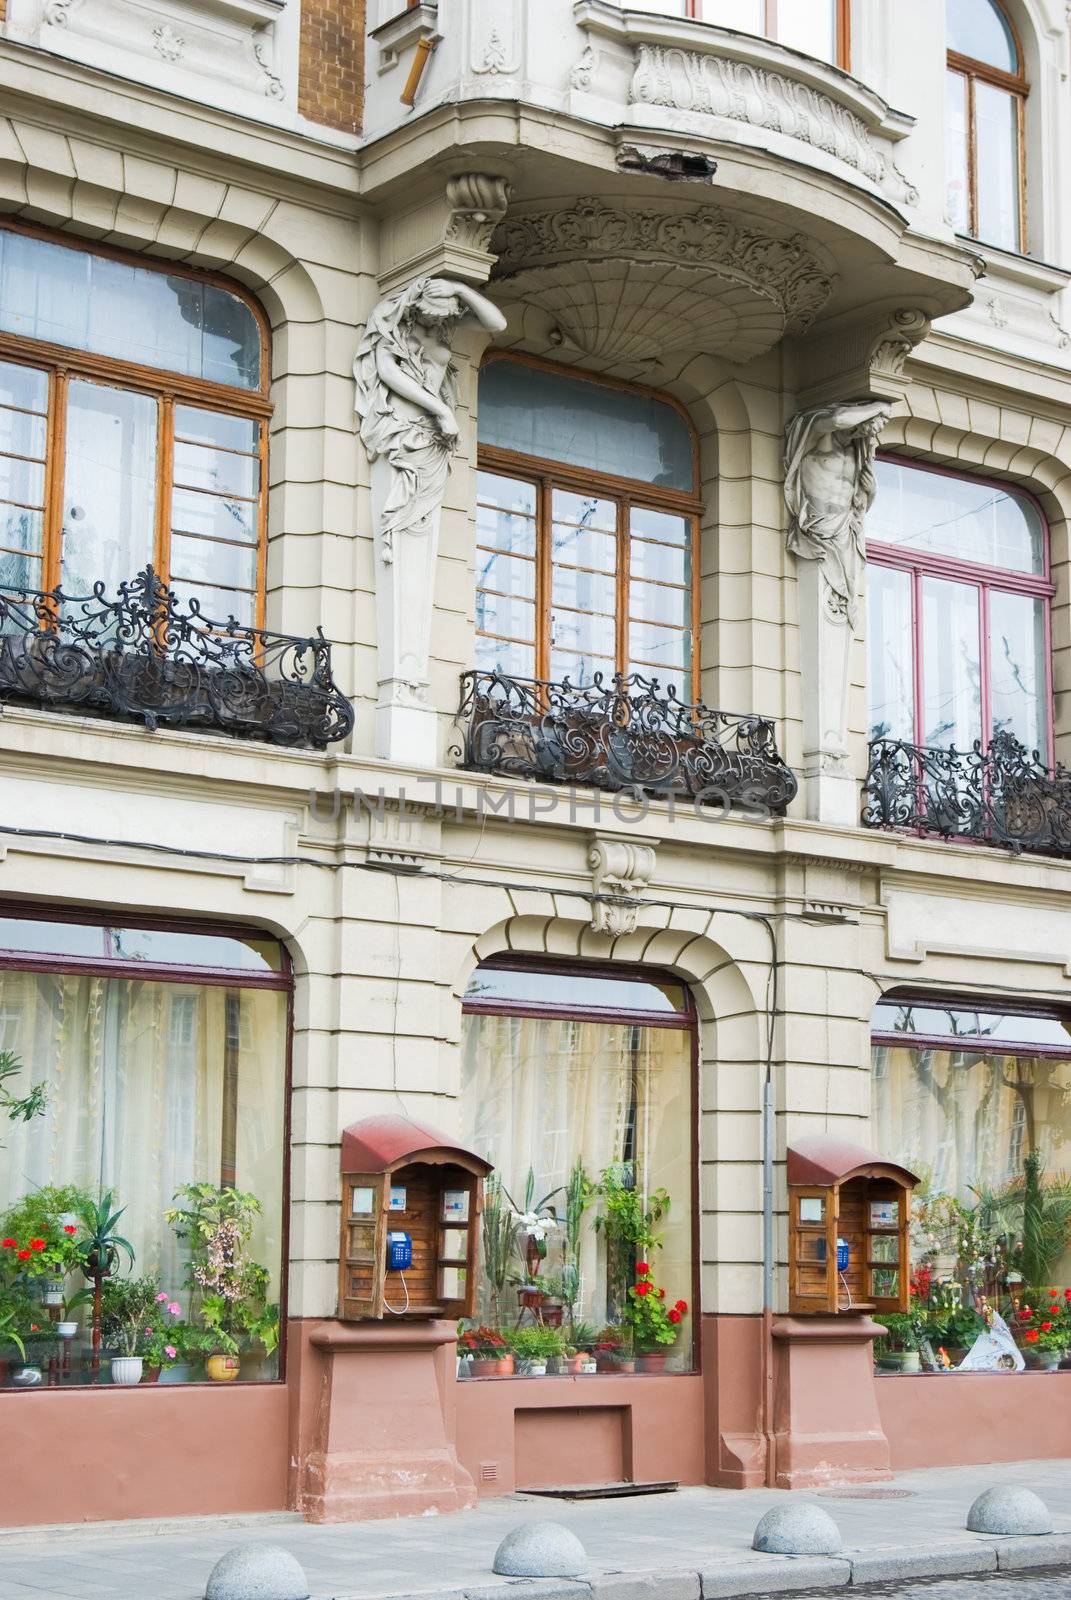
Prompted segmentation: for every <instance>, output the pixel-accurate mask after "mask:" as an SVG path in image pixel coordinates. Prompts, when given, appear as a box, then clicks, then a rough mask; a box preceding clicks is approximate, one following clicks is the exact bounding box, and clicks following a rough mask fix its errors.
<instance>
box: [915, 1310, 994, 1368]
mask: <svg viewBox="0 0 1071 1600" xmlns="http://www.w3.org/2000/svg"><path fill="white" fill-rule="evenodd" d="M984 1330H985V1320H984V1318H983V1317H982V1316H981V1314H980V1313H979V1312H978V1311H976V1310H975V1309H974V1307H973V1306H964V1305H957V1306H951V1307H949V1308H948V1309H940V1308H939V1309H937V1310H935V1311H933V1312H931V1313H930V1324H929V1328H928V1330H927V1331H928V1333H929V1337H930V1339H931V1341H932V1343H933V1344H934V1346H935V1347H936V1348H937V1350H938V1353H940V1351H942V1350H943V1351H944V1353H945V1355H946V1356H947V1357H948V1361H949V1364H950V1365H951V1366H953V1367H958V1366H959V1364H960V1362H961V1361H962V1360H963V1358H964V1357H965V1356H966V1354H967V1351H968V1350H969V1349H970V1347H971V1345H972V1344H973V1343H974V1341H975V1340H976V1339H977V1337H978V1335H979V1334H980V1333H982V1332H984Z"/></svg>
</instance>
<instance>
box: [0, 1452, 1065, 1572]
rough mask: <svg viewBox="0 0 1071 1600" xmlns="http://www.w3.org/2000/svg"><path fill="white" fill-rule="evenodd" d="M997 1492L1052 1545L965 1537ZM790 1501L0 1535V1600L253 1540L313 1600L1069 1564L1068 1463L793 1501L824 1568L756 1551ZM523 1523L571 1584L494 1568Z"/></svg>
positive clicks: (534, 1508) (191, 1560)
mask: <svg viewBox="0 0 1071 1600" xmlns="http://www.w3.org/2000/svg"><path fill="white" fill-rule="evenodd" d="M994 1483H1015V1484H1020V1485H1022V1486H1024V1487H1026V1488H1030V1489H1033V1490H1034V1491H1035V1492H1036V1493H1038V1494H1040V1495H1041V1497H1042V1499H1044V1500H1045V1502H1046V1504H1047V1505H1048V1507H1049V1509H1050V1511H1051V1512H1052V1515H1053V1522H1054V1525H1055V1529H1056V1533H1055V1535H1053V1536H1051V1537H1048V1538H1040V1539H1029V1540H1027V1539H1003V1540H1001V1539H992V1538H985V1537H983V1536H979V1535H974V1534H968V1533H967V1532H966V1531H965V1526H964V1524H965V1522H966V1515H967V1508H968V1506H969V1505H970V1504H971V1501H972V1500H973V1499H974V1498H975V1497H976V1496H977V1495H978V1494H980V1493H981V1492H982V1490H983V1489H986V1488H988V1487H990V1485H992V1484H994ZM786 1498H787V1495H786V1494H785V1492H784V1491H778V1490H765V1489H754V1490H745V1491H738V1490H727V1489H682V1490H680V1491H679V1492H678V1493H676V1494H672V1495H654V1496H645V1497H642V1498H637V1499H634V1500H605V1501H588V1502H576V1503H572V1502H569V1501H557V1500H546V1499H543V1498H542V1497H536V1496H531V1495H511V1496H508V1497H505V1498H503V1499H497V1500H485V1501H483V1502H482V1503H481V1504H480V1505H479V1506H478V1507H477V1509H476V1510H474V1511H471V1512H467V1513H465V1514H463V1515H461V1516H456V1517H442V1518H434V1517H420V1518H404V1519H400V1520H398V1521H393V1522H364V1523H355V1524H348V1525H346V1526H341V1527H311V1526H308V1525H307V1524H305V1523H303V1522H301V1521H300V1519H298V1518H296V1517H289V1516H285V1515H280V1516H266V1517H245V1518H242V1517H230V1518H226V1519H222V1518H221V1519H208V1518H205V1519H196V1520H195V1521H193V1522H191V1523H189V1524H186V1525H184V1524H182V1523H177V1522H170V1523H164V1524H160V1523H151V1524H145V1523H129V1524H107V1525H98V1526H97V1527H96V1528H95V1529H93V1528H88V1529H87V1528H81V1527H80V1528H74V1529H72V1528H55V1529H51V1528H50V1529H48V1530H46V1531H43V1530H40V1529H26V1530H21V1529H20V1530H0V1600H46V1597H47V1600H201V1597H202V1596H203V1594H204V1587H205V1582H206V1580H207V1578H208V1574H209V1572H210V1571H211V1569H212V1566H213V1564H214V1563H215V1562H216V1560H217V1559H218V1558H219V1557H220V1556H221V1555H222V1554H223V1553H224V1551H226V1550H228V1549H230V1548H231V1547H232V1546H234V1545H236V1544H245V1543H248V1542H251V1541H263V1542H265V1543H268V1544H279V1545H283V1546H285V1547H286V1548H287V1549H288V1550H291V1551H292V1552H293V1554H294V1555H295V1556H296V1557H297V1559H298V1560H299V1561H300V1562H301V1564H302V1566H303V1568H304V1570H305V1573H306V1575H307V1577H308V1580H309V1588H310V1592H311V1594H312V1596H313V1597H314V1600H350V1597H353V1600H372V1597H376V1600H378V1597H380V1596H387V1595H405V1596H412V1595H421V1594H422V1595H426V1596H427V1597H428V1600H431V1596H433V1595H434V1596H439V1597H443V1600H446V1597H447V1596H449V1600H462V1596H464V1595H465V1594H473V1593H474V1592H475V1591H480V1594H479V1600H497V1597H498V1596H499V1595H501V1596H502V1597H503V1600H506V1597H507V1596H508V1597H509V1600H536V1597H545V1600H700V1597H701V1596H702V1600H721V1597H722V1596H728V1595H742V1594H757V1593H761V1594H770V1593H777V1592H784V1591H785V1590H788V1589H792V1590H795V1591H797V1592H799V1591H801V1590H807V1591H812V1590H813V1591H814V1592H816V1593H819V1594H821V1593H824V1592H825V1591H826V1590H828V1589H833V1588H836V1587H839V1586H842V1585H844V1584H846V1583H849V1582H852V1581H854V1582H855V1583H862V1582H876V1581H881V1580H889V1579H894V1578H911V1577H918V1576H929V1575H930V1574H933V1575H935V1576H936V1575H938V1574H941V1575H944V1574H951V1573H962V1572H984V1571H993V1570H995V1569H996V1567H997V1565H998V1557H999V1564H1000V1566H1001V1567H1003V1568H1006V1569H1013V1568H1016V1567H1019V1566H1028V1565H1029V1566H1037V1565H1052V1566H1056V1565H1065V1564H1066V1565H1067V1566H1068V1567H1069V1568H1071V1467H1069V1463H1067V1462H1063V1461H1056V1462H1053V1461H1041V1462H1019V1463H1015V1464H1013V1465H1008V1464H1003V1465H997V1466H992V1467H962V1468H942V1469H931V1470H927V1471H925V1472H911V1473H904V1474H902V1475H901V1476H899V1477H898V1478H896V1479H895V1480H893V1481H892V1482H891V1483H887V1484H875V1485H872V1486H863V1487H859V1488H855V1489H852V1488H848V1487H845V1488H842V1489H828V1490H821V1491H814V1492H812V1493H808V1494H806V1495H801V1496H798V1497H797V1498H801V1499H813V1500H816V1501H817V1502H818V1503H819V1504H821V1505H822V1506H824V1507H825V1509H826V1510H827V1511H828V1512H829V1513H830V1515H831V1516H832V1517H833V1519H834V1521H835V1522H836V1523H837V1524H838V1526H839V1528H840V1530H841V1533H842V1535H843V1538H844V1545H845V1550H844V1553H843V1555H842V1556H841V1557H839V1558H833V1559H829V1560H827V1559H824V1558H822V1559H818V1558H810V1557H806V1558H804V1557H786V1556H760V1555H756V1554H755V1553H754V1552H753V1551H752V1550H751V1548H750V1545H751V1537H752V1534H753V1532H754V1528H755V1524H756V1523H757V1522H758V1520H759V1517H760V1516H761V1515H762V1513H763V1512H764V1511H766V1510H767V1509H768V1508H769V1507H770V1506H771V1505H773V1504H775V1503H777V1502H778V1501H781V1500H784V1499H786ZM534 1519H550V1520H552V1521H555V1522H562V1523H565V1524H567V1525H568V1526H569V1527H571V1528H572V1529H573V1531H574V1532H575V1533H576V1534H577V1535H578V1536H579V1538H580V1539H581V1541H582V1542H583V1544H584V1547H585V1549H586V1550H587V1553H588V1557H589V1563H590V1565H589V1570H588V1571H587V1572H586V1573H585V1574H584V1579H583V1580H582V1581H581V1582H579V1583H566V1582H562V1581H559V1580H547V1581H545V1582H539V1583H536V1582H533V1581H530V1580H512V1581H510V1580H506V1579H502V1578H496V1577H495V1576H494V1575H493V1574H492V1572H491V1562H492V1559H493V1557H494V1552H495V1549H496V1547H497V1545H498V1543H499V1540H500V1539H501V1538H502V1537H503V1536H504V1535H505V1533H506V1532H508V1530H509V1529H510V1528H512V1527H514V1526H516V1524H517V1523H519V1522H525V1521H530V1520H534ZM626 1574H627V1575H628V1577H627V1579H626V1577H625V1575H626ZM1069 1583H1071V1579H1069ZM489 1591H492V1593H491V1594H490V1596H489V1594H488V1592H489Z"/></svg>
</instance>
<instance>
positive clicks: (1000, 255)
mask: <svg viewBox="0 0 1071 1600" xmlns="http://www.w3.org/2000/svg"><path fill="white" fill-rule="evenodd" d="M956 239H957V241H958V242H959V243H960V244H962V245H964V246H965V247H966V248H967V249H969V250H973V251H974V252H975V254H976V255H977V256H978V257H979V258H980V260H981V261H982V263H983V265H984V274H983V276H984V277H985V278H990V277H992V278H1004V279H1005V280H1006V281H1007V282H1009V283H1021V284H1023V285H1025V286H1026V287H1027V288H1030V289H1037V290H1039V291H1040V292H1041V293H1043V294H1059V293H1060V291H1061V289H1065V288H1066V287H1067V285H1068V284H1069V283H1071V268H1068V267H1058V266H1055V265H1054V264H1053V263H1052V262H1050V261H1040V260H1039V259H1038V258H1037V257H1036V256H1030V255H1024V254H1022V253H1020V252H1018V251H1015V250H1005V249H1004V248H1003V247H1002V246H1001V245H996V244H986V242H985V241H984V240H983V239H975V238H972V236H971V235H970V234H967V233H957V234H956Z"/></svg>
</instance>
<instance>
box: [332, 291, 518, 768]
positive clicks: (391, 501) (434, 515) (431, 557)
mask: <svg viewBox="0 0 1071 1600" xmlns="http://www.w3.org/2000/svg"><path fill="white" fill-rule="evenodd" d="M467 317H473V318H475V319H476V320H477V321H478V322H479V323H481V324H482V326H483V327H484V328H486V329H487V331H488V332H489V333H500V332H501V331H502V330H503V329H504V328H505V326H506V319H505V317H503V315H502V313H501V312H500V311H499V310H498V308H497V306H494V305H492V304H491V302H490V301H489V300H486V299H485V298H484V296H483V295H481V294H478V293H477V292H476V290H475V289H471V288H470V287H469V286H468V284H465V283H455V282H453V281H452V280H451V279H447V278H420V279H418V280H417V282H415V283H413V284H410V286H409V288H408V289H404V290H402V291H401V292H400V293H399V294H396V295H392V296H391V297H390V298H389V299H387V300H382V301H380V303H379V305H378V306H376V308H375V310H374V311H373V312H372V314H371V316H370V317H369V319H368V323H367V325H366V327H365V331H364V337H363V338H362V340H361V343H360V345H359V347H358V350H357V357H356V360H355V361H354V365H353V376H354V380H355V383H356V401H355V403H356V409H357V413H358V416H359V417H360V426H361V440H362V442H363V444H364V447H365V449H366V450H367V451H368V456H369V459H370V461H371V463H372V516H373V520H374V524H375V539H376V558H377V560H376V587H377V599H378V604H377V613H378V626H379V681H380V709H381V712H384V713H386V712H388V711H389V708H390V707H392V706H393V707H403V708H404V707H406V706H409V707H413V708H416V709H419V708H420V707H422V706H423V704H424V691H425V688H426V684H427V677H428V646H429V640H430V635H431V608H432V595H433V591H434V582H435V561H436V556H437V553H438V533H439V511H440V508H441V506H442V499H443V493H444V491H445V489H446V480H447V477H448V475H449V472H450V462H451V458H452V457H453V454H454V451H455V449H456V447H457V434H458V427H457V419H456V418H455V416H454V406H455V404H456V402H457V369H456V367H455V366H454V364H453V362H452V360H451V344H452V341H453V337H454V334H455V332H456V330H457V328H458V326H459V324H460V323H462V322H463V321H464V320H465V319H466V318H467ZM384 569H386V570H384ZM411 720H412V719H410V721H411ZM418 737H419V736H418ZM378 743H379V745H380V747H381V748H380V753H381V754H387V753H388V751H387V749H386V748H384V747H385V746H386V745H390V746H392V747H393V748H392V750H391V752H390V753H399V754H400V753H402V752H401V751H400V750H399V749H398V748H397V745H398V741H397V740H396V739H395V738H394V737H393V736H392V735H391V733H390V732H389V731H387V732H385V733H384V734H383V736H382V737H381V738H380V739H379V740H378ZM403 743H405V744H407V745H409V746H412V740H411V739H409V738H408V737H405V738H404V739H403ZM411 753H412V754H414V755H416V754H417V751H416V750H415V749H411Z"/></svg>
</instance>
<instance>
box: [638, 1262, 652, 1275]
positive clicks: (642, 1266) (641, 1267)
mask: <svg viewBox="0 0 1071 1600" xmlns="http://www.w3.org/2000/svg"><path fill="white" fill-rule="evenodd" d="M650 1270H651V1269H650V1267H649V1266H648V1265H647V1263H646V1261H637V1263H636V1276H637V1278H644V1277H646V1276H647V1274H648V1273H649V1272H650Z"/></svg>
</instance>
